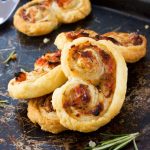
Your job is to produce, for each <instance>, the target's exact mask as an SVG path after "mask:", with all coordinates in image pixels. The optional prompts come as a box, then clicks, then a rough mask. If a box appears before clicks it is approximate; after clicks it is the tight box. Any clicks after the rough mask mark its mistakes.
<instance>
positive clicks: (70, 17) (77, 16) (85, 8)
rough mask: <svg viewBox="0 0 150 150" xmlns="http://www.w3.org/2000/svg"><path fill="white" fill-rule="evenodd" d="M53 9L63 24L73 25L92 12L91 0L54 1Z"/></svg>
mask: <svg viewBox="0 0 150 150" xmlns="http://www.w3.org/2000/svg"><path fill="white" fill-rule="evenodd" d="M52 8H53V10H54V11H55V13H56V15H57V17H58V19H59V21H60V22H62V23H73V22H76V21H78V20H81V19H83V18H85V17H86V16H87V15H88V14H89V13H90V12H91V4H90V1H89V0H54V1H53V3H52Z"/></svg>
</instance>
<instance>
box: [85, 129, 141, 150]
mask: <svg viewBox="0 0 150 150" xmlns="http://www.w3.org/2000/svg"><path fill="white" fill-rule="evenodd" d="M103 135H104V134H103ZM138 135H139V132H137V133H132V134H121V135H120V136H119V135H117V136H116V135H115V136H112V134H110V137H114V138H113V139H110V140H106V141H102V142H100V144H98V145H97V146H96V147H94V148H92V147H89V149H91V150H108V149H109V150H120V149H122V148H123V147H125V146H126V145H127V144H128V143H130V142H131V141H133V144H134V148H135V150H138V148H137V145H136V142H135V138H136V137H137V136H138ZM106 136H108V134H106ZM86 149H88V147H87V148H86Z"/></svg>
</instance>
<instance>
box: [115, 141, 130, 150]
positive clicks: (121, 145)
mask: <svg viewBox="0 0 150 150" xmlns="http://www.w3.org/2000/svg"><path fill="white" fill-rule="evenodd" d="M131 141H132V139H130V140H128V141H126V142H124V143H121V144H120V145H118V146H116V147H115V148H114V149H113V150H120V149H121V148H123V147H125V146H126V145H127V144H128V143H130V142H131Z"/></svg>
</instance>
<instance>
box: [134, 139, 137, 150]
mask: <svg viewBox="0 0 150 150" xmlns="http://www.w3.org/2000/svg"><path fill="white" fill-rule="evenodd" d="M133 145H134V149H135V150H138V147H137V145H136V142H135V139H133Z"/></svg>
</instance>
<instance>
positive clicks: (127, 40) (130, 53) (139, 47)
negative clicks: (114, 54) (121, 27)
mask: <svg viewBox="0 0 150 150" xmlns="http://www.w3.org/2000/svg"><path fill="white" fill-rule="evenodd" d="M102 36H105V37H111V38H113V39H115V40H116V41H118V43H119V44H114V45H115V47H116V49H117V50H118V51H119V52H121V54H122V55H123V57H124V58H125V60H126V62H129V63H134V62H137V61H138V60H140V59H141V58H143V57H144V56H145V55H146V47H147V40H146V38H145V36H143V35H139V34H137V33H123V32H108V33H105V34H103V35H102ZM109 43H110V42H108V44H109Z"/></svg>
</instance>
